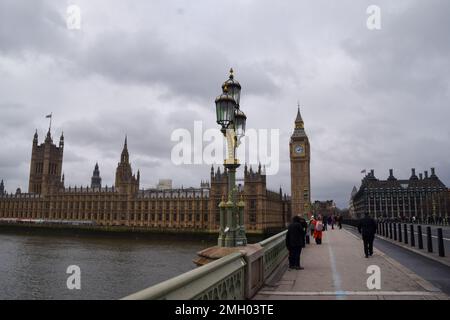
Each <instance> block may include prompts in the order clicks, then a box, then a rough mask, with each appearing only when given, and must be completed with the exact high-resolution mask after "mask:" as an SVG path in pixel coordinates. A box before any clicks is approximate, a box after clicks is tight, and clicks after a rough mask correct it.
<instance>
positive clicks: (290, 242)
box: [286, 216, 308, 270]
mask: <svg viewBox="0 0 450 320" xmlns="http://www.w3.org/2000/svg"><path fill="white" fill-rule="evenodd" d="M307 229H308V225H307V224H306V221H305V220H304V219H303V221H302V219H300V217H299V216H295V217H294V218H293V219H292V223H291V224H290V225H289V227H288V231H287V233H286V247H287V249H288V251H289V269H296V270H303V268H302V267H301V266H300V255H301V253H302V248H304V247H305V234H306V232H307Z"/></svg>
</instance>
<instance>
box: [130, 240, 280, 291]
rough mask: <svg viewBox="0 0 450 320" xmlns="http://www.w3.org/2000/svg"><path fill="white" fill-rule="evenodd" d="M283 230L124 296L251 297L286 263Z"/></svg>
mask: <svg viewBox="0 0 450 320" xmlns="http://www.w3.org/2000/svg"><path fill="white" fill-rule="evenodd" d="M285 239H286V231H283V232H281V233H279V234H277V235H275V236H273V237H271V238H268V239H266V240H264V241H262V242H259V243H257V244H253V245H250V246H251V250H250V251H249V253H244V252H234V253H231V254H229V255H227V256H225V257H223V258H221V259H218V260H216V261H213V262H211V263H208V264H206V265H204V266H201V267H198V268H196V269H193V270H191V271H188V272H186V273H183V274H181V275H179V276H177V277H174V278H171V279H169V280H166V281H164V282H161V283H159V284H156V285H154V286H152V287H149V288H147V289H144V290H142V291H139V292H137V293H134V294H131V295H129V296H127V297H125V298H123V299H125V300H158V299H160V300H197V299H198V300H243V299H250V298H252V297H253V296H254V295H255V294H256V292H257V291H258V290H259V289H260V288H261V287H262V286H263V285H264V283H265V282H266V281H267V280H268V279H269V278H270V277H272V276H274V274H276V271H277V270H279V269H280V268H282V267H283V265H285V261H286V258H287V255H288V251H287V249H286V245H285Z"/></svg>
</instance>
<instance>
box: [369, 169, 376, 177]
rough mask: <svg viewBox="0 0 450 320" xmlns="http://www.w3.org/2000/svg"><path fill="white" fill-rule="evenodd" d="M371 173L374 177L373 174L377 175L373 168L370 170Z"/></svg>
mask: <svg viewBox="0 0 450 320" xmlns="http://www.w3.org/2000/svg"><path fill="white" fill-rule="evenodd" d="M370 175H371V176H372V177H373V176H375V171H374V170H373V169H372V170H370Z"/></svg>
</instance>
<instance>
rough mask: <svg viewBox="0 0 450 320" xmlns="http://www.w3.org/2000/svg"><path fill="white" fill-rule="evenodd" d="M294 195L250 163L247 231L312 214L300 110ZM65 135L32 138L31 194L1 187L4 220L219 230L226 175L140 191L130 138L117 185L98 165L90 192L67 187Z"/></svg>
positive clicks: (294, 139)
mask: <svg viewBox="0 0 450 320" xmlns="http://www.w3.org/2000/svg"><path fill="white" fill-rule="evenodd" d="M289 146H290V159H291V187H292V197H291V196H287V195H286V194H283V192H282V189H281V188H280V190H279V191H271V190H268V189H267V185H266V175H265V174H264V170H262V169H261V165H259V166H258V168H255V169H253V168H252V167H248V166H247V165H245V167H244V179H243V185H242V186H240V193H241V194H242V196H243V199H244V201H245V209H244V210H245V211H244V216H245V220H244V222H245V228H246V232H247V233H254V234H262V233H266V232H271V231H277V230H279V229H281V228H284V227H285V226H286V224H287V223H288V222H289V221H290V219H291V212H296V213H299V214H303V213H305V211H306V210H308V205H309V203H310V180H309V179H310V174H309V162H310V149H309V148H310V147H309V141H308V137H307V135H306V133H305V131H304V126H303V120H302V117H301V115H300V109H299V110H298V112H297V117H296V119H295V129H294V133H293V134H292V136H291V140H290V143H289ZM63 153H64V136H63V135H61V137H60V139H59V144H58V145H56V144H55V143H54V141H53V138H52V135H51V132H50V128H49V131H48V132H47V135H46V138H45V140H44V142H43V143H41V144H39V138H38V134H37V131H36V133H35V134H34V138H33V143H32V152H31V163H30V175H29V184H28V192H27V193H24V192H21V190H20V189H18V190H17V191H16V193H15V194H8V193H6V192H5V187H4V183H3V181H2V182H1V185H0V220H2V221H7V222H17V221H21V222H33V221H39V222H40V223H56V224H58V223H66V224H76V225H95V226H105V227H108V226H117V227H119V226H123V227H124V228H125V229H128V228H131V229H143V230H148V229H149V230H156V231H161V232H165V231H175V232H182V231H183V232H207V233H214V232H217V230H218V228H219V203H220V201H221V199H222V196H226V192H227V180H228V179H227V172H226V171H224V170H223V169H222V170H221V169H220V167H219V168H217V169H215V168H214V167H211V172H210V181H209V182H203V181H202V182H201V184H200V187H197V188H193V187H191V188H181V189H180V188H178V189H174V188H164V189H159V188H153V189H141V188H140V173H139V171H138V172H137V173H133V169H132V167H131V164H130V156H129V152H128V146H127V138H125V141H124V145H123V148H122V153H121V156H120V162H119V163H118V165H117V169H116V175H115V184H114V186H113V187H106V186H103V185H102V182H101V176H100V170H99V166H98V164H96V165H95V168H94V171H93V175H92V179H91V184H90V186H88V187H66V185H65V181H64V174H62V167H63Z"/></svg>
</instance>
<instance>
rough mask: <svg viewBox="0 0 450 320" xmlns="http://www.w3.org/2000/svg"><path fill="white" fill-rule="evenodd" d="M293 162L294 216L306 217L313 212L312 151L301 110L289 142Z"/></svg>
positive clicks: (292, 196)
mask: <svg viewBox="0 0 450 320" xmlns="http://www.w3.org/2000/svg"><path fill="white" fill-rule="evenodd" d="M289 150H290V152H289V155H290V160H291V190H292V191H291V194H292V195H291V206H292V213H293V214H294V215H300V216H305V215H306V214H309V213H310V210H311V171H310V161H311V150H310V145H309V139H308V136H307V135H306V133H305V129H304V124H303V119H302V117H301V115H300V108H299V109H298V111H297V118H296V119H295V129H294V132H293V133H292V135H291V139H290V142H289Z"/></svg>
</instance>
